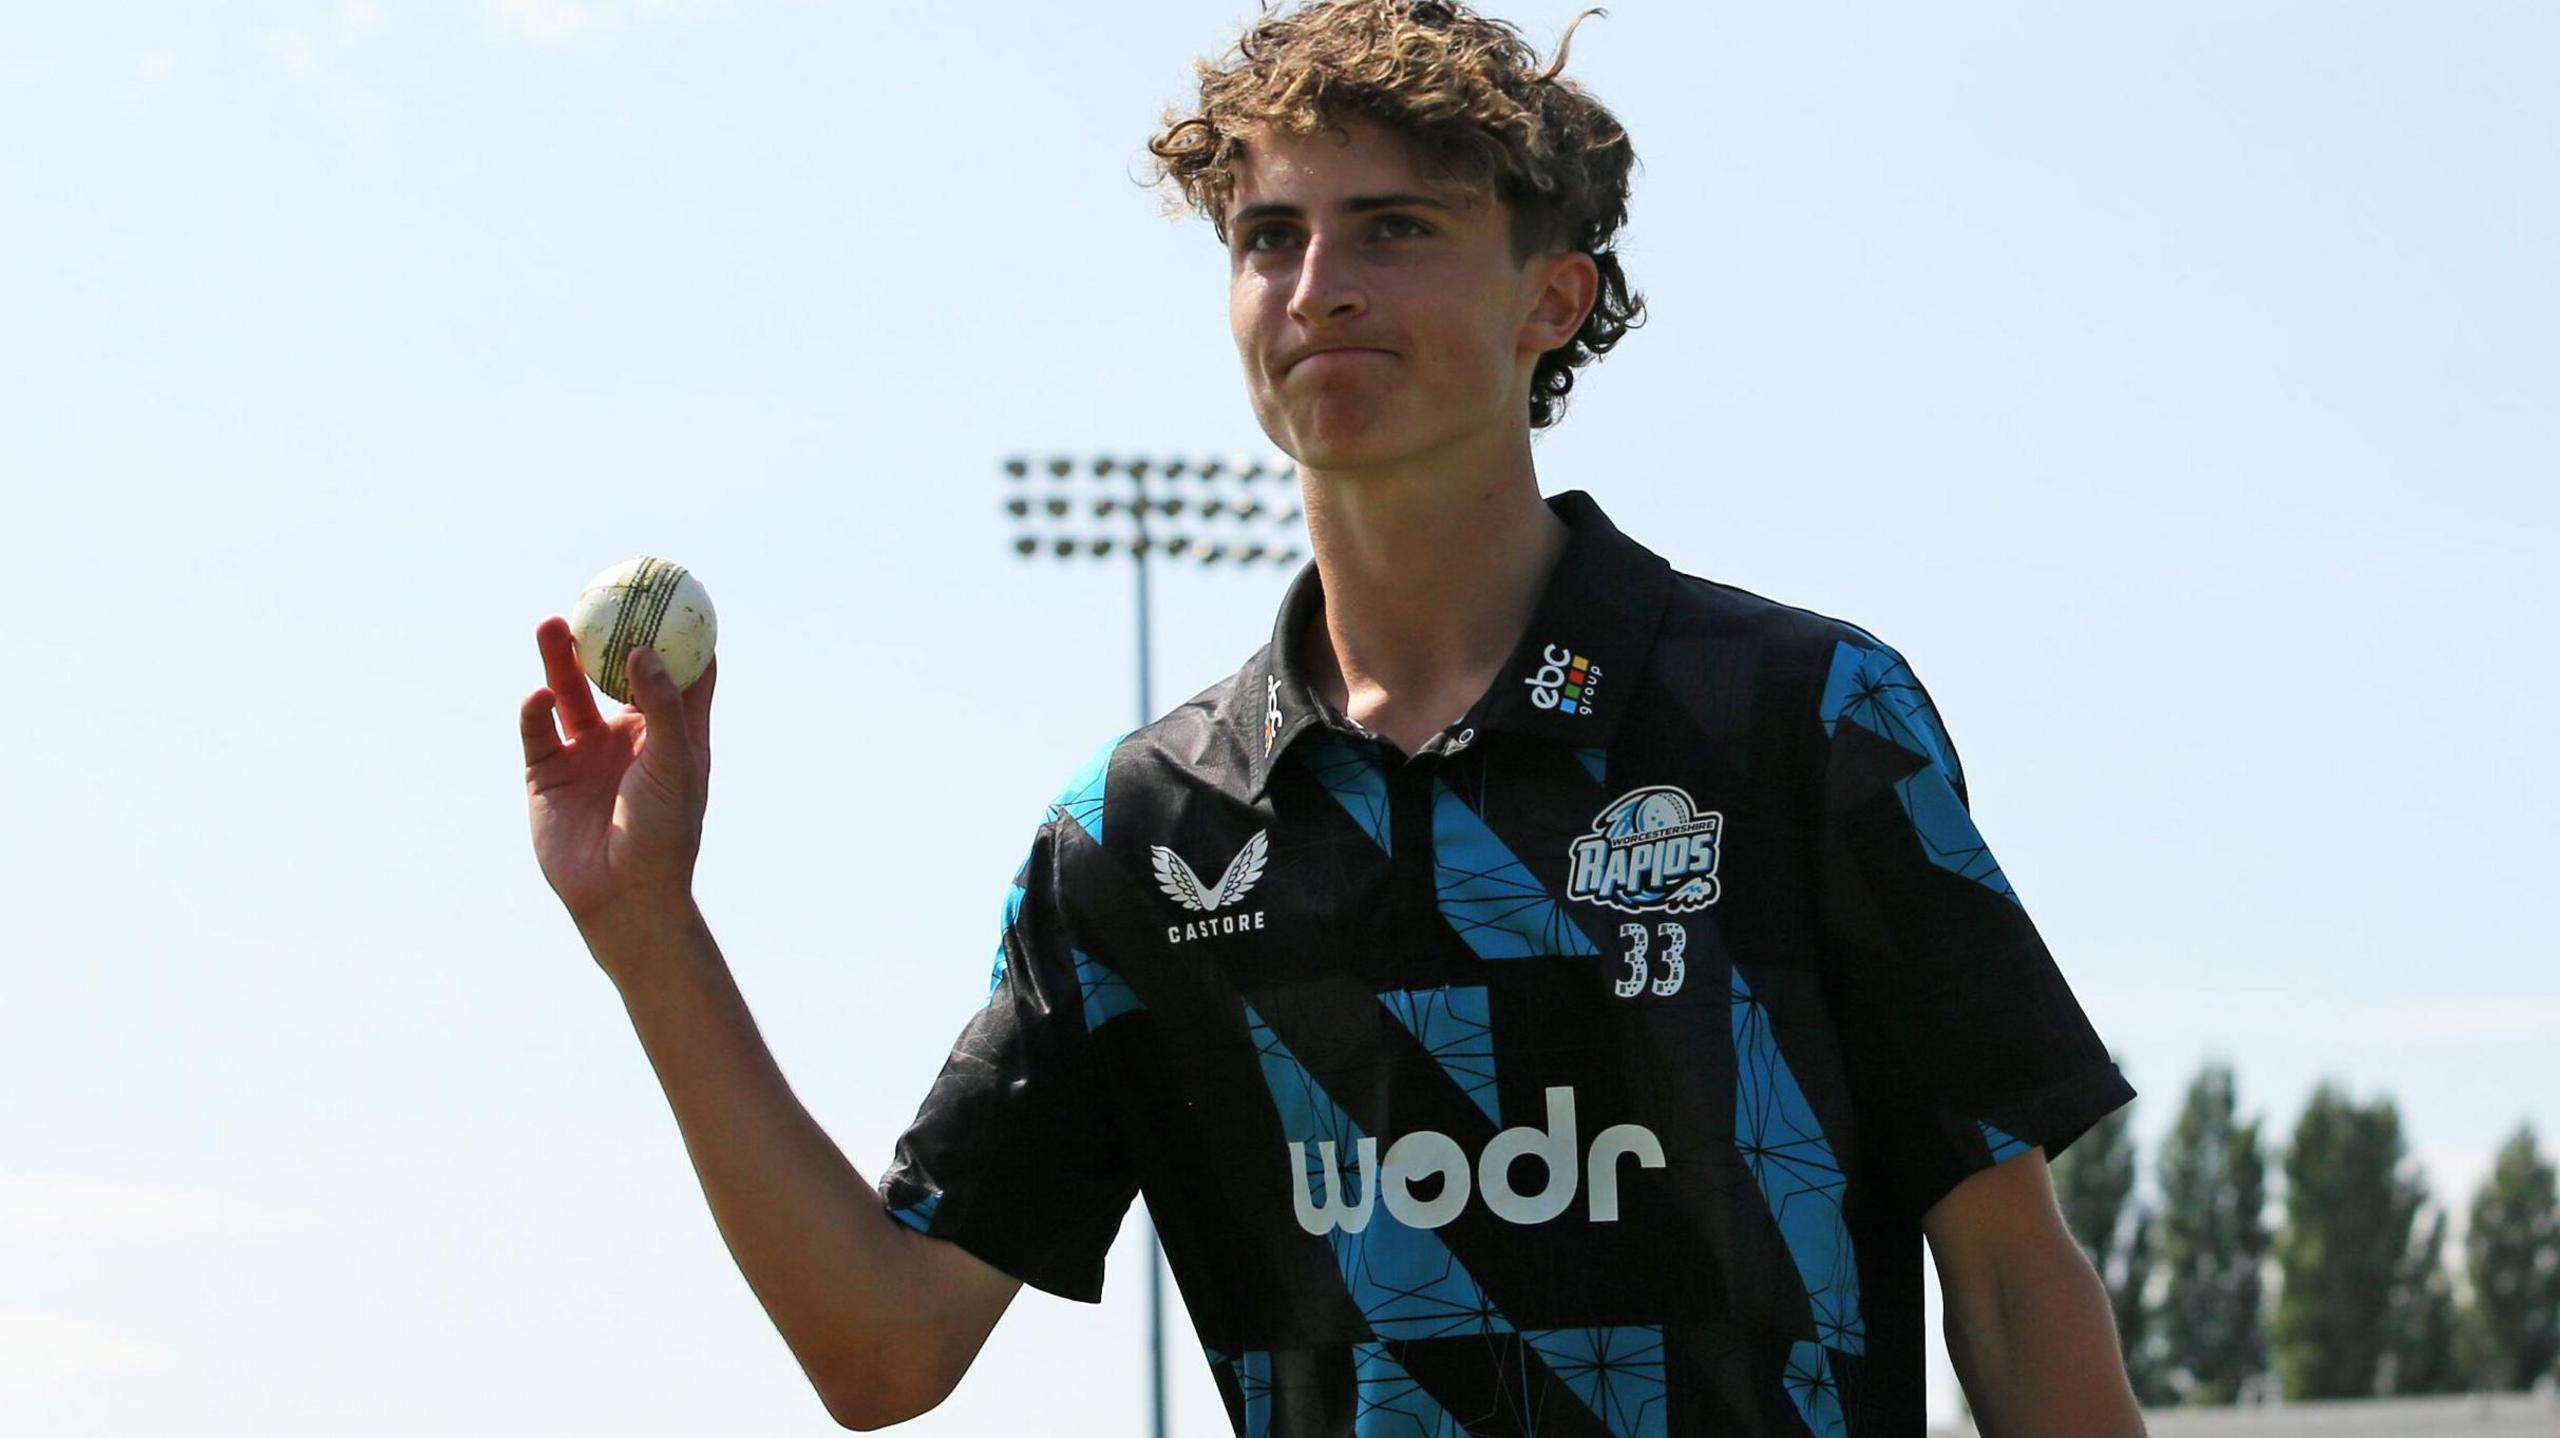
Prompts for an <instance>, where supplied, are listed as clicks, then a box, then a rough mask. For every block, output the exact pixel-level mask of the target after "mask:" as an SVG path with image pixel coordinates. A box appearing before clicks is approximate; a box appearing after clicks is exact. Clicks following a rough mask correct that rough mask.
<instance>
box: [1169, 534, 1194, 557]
mask: <svg viewBox="0 0 2560 1438" xmlns="http://www.w3.org/2000/svg"><path fill="white" fill-rule="evenodd" d="M1190 548H1191V536H1190V535H1187V534H1177V535H1175V536H1174V537H1173V538H1171V539H1168V540H1166V541H1165V542H1164V552H1165V553H1167V554H1182V553H1186V552H1188V551H1189V550H1190Z"/></svg>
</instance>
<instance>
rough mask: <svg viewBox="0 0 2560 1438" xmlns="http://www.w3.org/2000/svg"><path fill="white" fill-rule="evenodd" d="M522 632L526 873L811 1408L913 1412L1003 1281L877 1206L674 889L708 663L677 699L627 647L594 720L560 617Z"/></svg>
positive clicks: (695, 830) (978, 1335)
mask: <svg viewBox="0 0 2560 1438" xmlns="http://www.w3.org/2000/svg"><path fill="white" fill-rule="evenodd" d="M536 637H537V641H538V642H539V644H540V645H541V648H542V653H543V660H544V668H545V670H546V673H547V676H548V678H549V680H550V687H548V688H545V689H542V690H538V691H536V692H535V693H534V694H532V695H531V696H528V697H527V699H526V700H525V703H524V707H523V711H522V714H521V719H522V730H523V737H524V747H525V763H526V783H527V787H528V789H529V790H530V791H531V798H532V807H533V827H534V848H535V852H536V854H537V856H538V857H539V858H540V859H541V861H542V866H543V874H544V876H545V877H546V878H547V879H549V880H550V882H551V885H552V888H553V890H554V891H555V892H557V893H558V894H559V895H560V898H561V901H562V903H563V904H565V905H566V906H567V907H568V909H569V912H570V916H571V917H572V918H573V919H574V920H576V922H577V925H578V930H579V932H580V934H581V935H582V936H583V937H584V938H585V939H586V941H587V947H588V949H589V951H590V952H591V953H592V954H593V955H594V956H595V960H596V963H597V964H598V965H599V966H600V967H601V968H603V970H604V971H605V973H606V975H607V976H608V977H610V978H611V979H612V980H613V983H614V987H615V988H616V989H617V990H619V991H620V993H621V995H622V1001H623V1006H624V1008H625V1010H626V1011H627V1012H628V1013H629V1014H630V1016H631V1023H632V1027H633V1028H634V1029H635V1030H636V1031H637V1032H638V1034H639V1036H640V1043H641V1047H642V1048H643V1049H644V1050H645V1051H646V1052H647V1053H648V1056H649V1063H650V1065H651V1067H652V1068H653V1069H655V1070H656V1072H657V1075H658V1082H659V1084H660V1086H661V1087H663V1088H664V1089H665V1090H666V1095H667V1102H668V1105H669V1106H670V1107H671V1108H672V1109H673V1110H674V1112H675V1118H676V1126H677V1128H678V1129H679V1130H680V1131H681V1132H682V1134H683V1136H684V1142H685V1151H686V1153H687V1154H688V1155H689V1156H690V1157H691V1159H692V1160H693V1166H694V1171H695V1173H696V1175H697V1176H698V1177H699V1178H700V1179H701V1182H702V1191H703V1196H704V1197H705V1198H706V1199H707V1200H709V1202H710V1206H711V1216H712V1219H713V1221H714V1222H715V1223H717V1224H718V1225H719V1228H720V1235H721V1237H722V1238H723V1239H724V1240H726V1241H727V1243H728V1245H729V1252H730V1255H731V1256H732V1257H733V1258H735V1259H736V1260H737V1264H738V1269H739V1271H740V1272H741V1273H742V1274H744V1275H745V1277H746V1280H747V1285H748V1287H749V1288H750V1289H752V1290H753V1291H754V1293H755V1295H756V1298H757V1300H758V1301H759V1302H761V1303H762V1304H763V1305H764V1309H765V1312H766V1313H767V1314H768V1315H769V1316H771V1318H772V1319H773V1322H774V1326H775V1328H777V1329H778V1330H780V1332H781V1334H782V1338H783V1341H784V1342H785V1343H786V1344H787V1345H789V1347H790V1349H791V1352H792V1356H793V1357H794V1358H796V1359H798V1360H799V1363H800V1367H801V1369H802V1371H803V1372H805V1373H807V1374H808V1376H809V1381H810V1383H811V1385H812V1386H813V1387H815V1388H816V1389H817V1391H818V1394H819V1396H820V1398H821V1399H822V1400H823V1401H824V1402H825V1404H826V1407H827V1411H828V1412H829V1413H830V1414H831V1415H833V1416H834V1417H835V1419H836V1421H837V1422H839V1423H841V1424H843V1425H844V1426H846V1427H849V1428H877V1427H881V1426H884V1425H886V1424H890V1423H895V1422H898V1421H901V1420H903V1419H906V1418H911V1417H914V1416H915V1415H916V1414H918V1413H922V1412H924V1411H925V1410H926V1409H929V1408H931V1407H933V1406H934V1405H935V1404H937V1403H939V1402H941V1401H942V1399H943V1398H944V1397H945V1396H946V1395H948V1394H949V1393H950V1391H951V1389H952V1387H953V1385H955V1384H957V1383H958V1382H959V1379H960V1375H961V1374H962V1373H964V1372H966V1371H967V1369H968V1367H969V1364H970V1362H971V1360H973V1359H974V1358H975V1357H976V1356H977V1353H978V1349H979V1348H980V1347H981V1346H982V1345H983V1344H984V1343H985V1342H986V1338H987V1334H988V1333H989V1332H991V1331H992V1330H993V1329H994V1327H995V1323H996V1320H997V1319H998V1318H1000V1317H1001V1316H1002V1315H1003V1313H1004V1310H1005V1307H1006V1306H1007V1305H1008V1304H1009V1303H1011V1302H1012V1299H1013V1295H1014V1292H1015V1290H1016V1289H1017V1288H1018V1287H1019V1284H1018V1283H1017V1282H1016V1281H1015V1280H1014V1279H1013V1278H1011V1277H1009V1276H1008V1275H1006V1274H1004V1273H1002V1272H999V1271H998V1270H996V1269H994V1268H992V1267H990V1266H988V1265H987V1264H986V1263H984V1262H982V1261H980V1260H979V1259H977V1258H976V1257H974V1256H973V1255H971V1254H970V1253H968V1252H967V1251H966V1250H964V1249H962V1248H960V1247H959V1246H958V1245H956V1244H951V1243H946V1242H943V1241H941V1240H938V1239H932V1238H927V1237H925V1236H924V1235H922V1234H919V1233H917V1232H915V1231H914V1230H912V1229H909V1228H907V1227H905V1226H904V1225H902V1224H900V1223H898V1222H897V1221H896V1220H895V1219H893V1218H891V1217H889V1215H888V1212H887V1210H886V1209H885V1208H883V1207H882V1205H881V1202H880V1197H879V1195H878V1194H877V1193H875V1192H874V1191H873V1190H872V1188H871V1186H870V1184H869V1183H868V1182H866V1181H865V1180H864V1179H863V1176H862V1175H861V1174H860V1173H859V1172H857V1171H856V1170H855V1169H854V1167H853V1165H852V1164H851V1163H849V1162H847V1161H846V1159H845V1157H844V1154H843V1153H842V1152H841V1151H840V1150H838V1149H837V1148H836V1146H835V1144H834V1143H833V1142H832V1141H831V1140H830V1139H829V1138H828V1137H827V1135H826V1133H825V1131H824V1130H823V1129H821V1128H820V1127H819V1126H818V1123H817V1121H816V1120H815V1119H813V1118H811V1117H810V1116H809V1113H808V1111H807V1110H806V1109H805V1108H803V1107H802V1106H801V1104H800V1101H799V1099H798V1098H797V1097H795V1096H794V1095H793V1094H792V1092H791V1087H790V1085H789V1083H788V1082H786V1081H785V1080H784V1078H783V1076H782V1070H781V1068H780V1066H779V1065H777V1064H776V1063H775V1062H774V1059H773V1054H772V1051H771V1050H770V1049H768V1048H767V1047H766V1045H765V1042H764V1038H763V1036H762V1035H761V1034H760V1033H759V1032H758V1031H757V1029H756V1025H755V1020H754V1018H753V1016H752V1015H750V1014H749V1013H748V1011H747V1005H746V1000H745V998H744V997H743V996H742V995H741V994H740V993H739V991H738V986H737V983H736V981H735V980H734V979H733V978H732V977H731V975H730V972H729V967H728V963H727V961H726V960H724V959H723V958H722V957H721V954H720V950H719V946H718V945H717V944H716V943H715V942H714V941H713V939H712V937H711V930H710V928H709V926H708V925H707V924H705V923H704V922H703V919H702V916H701V913H700V911H699V910H698V909H696V908H695V906H694V904H693V901H692V897H691V886H692V872H693V858H694V854H695V851H696V849H697V848H698V845H699V841H700V833H701V819H702V811H703V799H704V795H705V793H706V791H707V786H708V779H709V771H710V710H711V691H712V687H713V685H714V684H715V683H716V677H717V676H716V675H705V676H704V678H703V679H702V680H701V681H700V682H699V683H697V684H695V685H694V687H693V688H692V689H691V690H690V691H688V692H686V693H684V694H682V695H681V696H679V695H678V693H677V692H676V689H675V686H674V685H673V684H671V683H670V682H668V680H667V678H666V675H665V673H664V671H663V670H661V669H659V668H658V667H657V666H656V664H655V663H654V662H653V659H650V658H643V659H642V661H641V662H639V663H635V664H634V665H633V666H632V673H633V674H634V676H635V679H636V687H637V694H638V698H639V705H638V707H637V708H635V709H626V710H624V711H623V712H622V713H621V714H618V715H616V716H614V717H613V718H611V719H606V718H605V717H603V716H602V715H601V714H599V713H598V712H597V709H596V704H595V699H594V696H593V695H592V694H591V693H589V692H588V690H587V686H586V681H585V679H584V677H583V676H582V675H580V674H579V672H578V669H577V665H576V661H575V659H574V658H573V657H572V656H571V654H570V650H569V639H568V626H567V625H566V624H564V623H562V622H561V621H559V620H557V619H553V620H547V621H545V622H544V624H543V625H542V627H541V629H540V630H539V631H537V636H536ZM555 711H556V713H557V715H558V727H557V728H555V726H554V713H555ZM564 730H565V733H566V737H565V740H564V738H563V733H562V731H564Z"/></svg>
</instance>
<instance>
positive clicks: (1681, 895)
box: [1565, 784, 1724, 914]
mask: <svg viewBox="0 0 2560 1438" xmlns="http://www.w3.org/2000/svg"><path fill="white" fill-rule="evenodd" d="M1723 847H1724V815H1722V814H1718V813H1703V814H1702V813H1700V812H1699V811H1698V803H1697V801H1696V800H1694V799H1692V798H1690V797H1689V791H1688V790H1686V789H1682V788H1679V787H1677V786H1674V785H1670V784H1654V785H1650V786H1648V787H1646V788H1642V789H1634V790H1630V791H1628V792H1627V793H1624V794H1621V795H1619V796H1618V797H1617V798H1616V799H1615V800H1613V801H1612V802H1611V803H1610V805H1609V807H1607V808H1605V809H1603V810H1601V811H1600V812H1599V814H1598V815H1596V816H1595V817H1594V818H1593V819H1592V821H1591V832H1590V833H1588V834H1585V835H1583V836H1582V837H1581V838H1579V839H1576V840H1574V841H1573V845H1572V848H1571V849H1570V850H1569V856H1570V858H1571V860H1572V870H1571V873H1570V875H1569V876H1568V878H1567V879H1566V881H1565V894H1566V896H1567V897H1568V898H1573V899H1579V900H1581V901H1583V902H1585V903H1591V904H1606V905H1608V906H1609V907H1610V908H1613V909H1622V910H1624V911H1626V912H1627V913H1630V914H1641V913H1644V912H1646V911H1648V910H1654V909H1663V910H1668V911H1670V912H1671V913H1675V914H1686V913H1691V912H1694V911H1696V910H1698V909H1703V908H1705V907H1706V906H1707V905H1709V904H1712V903H1714V902H1715V901H1716V895H1717V893H1718V892H1719V891H1720V887H1721V886H1720V885H1718V883H1717V882H1716V862H1717V860H1718V859H1719V858H1721V857H1722V853H1723Z"/></svg>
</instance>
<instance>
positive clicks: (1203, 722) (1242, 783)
mask: <svg viewBox="0 0 2560 1438" xmlns="http://www.w3.org/2000/svg"><path fill="white" fill-rule="evenodd" d="M1263 659H1264V656H1263V654H1262V653H1261V652H1259V651H1257V652H1256V653H1255V654H1254V656H1253V657H1252V658H1251V659H1249V660H1247V661H1246V662H1245V665H1244V667H1243V668H1241V669H1239V670H1237V671H1236V672H1235V673H1234V674H1231V675H1229V676H1227V677H1226V678H1224V679H1221V680H1219V681H1218V682H1217V683H1215V684H1212V685H1210V686H1209V687H1208V688H1206V689H1203V690H1201V691H1200V692H1199V693H1197V694H1195V695H1193V696H1191V697H1190V698H1189V699H1186V700H1184V701H1183V702H1181V703H1180V704H1177V705H1175V706H1174V707H1173V708H1171V709H1169V710H1167V711H1165V712H1164V713H1163V714H1161V715H1159V716H1157V717H1156V718H1155V719H1153V720H1151V721H1150V722H1148V723H1147V724H1145V725H1142V726H1140V727H1139V728H1137V729H1133V730H1130V731H1128V732H1126V733H1122V734H1118V735H1114V736H1112V737H1110V738H1107V739H1105V740H1103V741H1101V742H1100V743H1099V744H1096V745H1095V746H1094V747H1093V748H1092V749H1090V750H1089V751H1088V752H1087V753H1086V755H1085V757H1084V759H1083V761H1082V762H1081V763H1080V764H1078V765H1077V767H1076V769H1075V771H1074V772H1073V773H1072V774H1070V775H1069V776H1068V778H1067V781H1066V783H1065V785H1064V786H1063V787H1062V788H1061V789H1060V791H1059V795H1058V797H1057V799H1055V800H1054V801H1052V802H1051V804H1050V806H1049V810H1048V815H1047V818H1048V821H1049V823H1050V824H1051V825H1052V826H1053V827H1056V826H1060V825H1072V826H1073V827H1075V828H1077V829H1080V830H1082V831H1083V834H1084V837H1085V838H1087V839H1089V840H1091V841H1092V842H1093V843H1094V844H1095V845H1096V846H1100V845H1102V844H1104V843H1105V842H1106V839H1107V836H1108V835H1109V833H1110V831H1111V824H1110V821H1109V817H1108V816H1110V815H1121V814H1127V813H1130V812H1132V811H1135V810H1142V809H1143V810H1154V811H1162V810H1165V809H1168V808H1177V807H1180V806H1181V804H1182V803H1183V802H1184V801H1185V799H1186V797H1187V796H1188V795H1191V794H1194V793H1197V792H1198V791H1201V790H1204V789H1209V790H1217V789H1233V790H1236V791H1237V792H1239V793H1241V792H1242V791H1243V790H1245V789H1246V788H1247V787H1248V786H1250V784H1251V783H1252V775H1253V761H1254V758H1255V757H1256V755H1257V753H1258V745H1259V741H1260V728H1259V726H1260V723H1261V720H1260V718H1259V715H1260V713H1261V710H1260V708H1259V707H1258V706H1259V703H1260V701H1259V700H1258V699H1256V698H1255V697H1254V696H1253V695H1252V694H1251V693H1250V692H1249V691H1250V690H1251V688H1252V685H1253V681H1254V677H1255V676H1256V675H1257V674H1259V673H1261V672H1262V668H1263ZM1248 710H1250V711H1251V712H1247V711H1248Z"/></svg>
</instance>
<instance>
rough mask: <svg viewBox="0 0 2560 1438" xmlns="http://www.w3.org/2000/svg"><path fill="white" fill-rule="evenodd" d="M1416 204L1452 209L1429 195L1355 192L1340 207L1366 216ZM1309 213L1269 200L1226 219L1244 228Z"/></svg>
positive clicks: (1237, 226)
mask: <svg viewBox="0 0 2560 1438" xmlns="http://www.w3.org/2000/svg"><path fill="white" fill-rule="evenodd" d="M1417 207H1419V208H1423V209H1432V210H1445V209H1447V208H1449V206H1448V205H1447V204H1446V203H1445V202H1443V201H1440V200H1435V199H1433V198H1432V197H1431V196H1429V195H1418V194H1397V195H1354V196H1352V197H1351V198H1350V199H1347V200H1345V201H1343V202H1342V207H1341V208H1342V213H1344V214H1346V215H1365V214H1369V213H1370V212H1372V211H1375V210H1405V209H1413V208H1417ZM1306 213H1307V212H1306V211H1305V210H1304V209H1302V208H1300V207H1298V206H1296V205H1284V204H1280V203H1278V202H1276V201H1270V200H1266V201H1264V202H1263V203H1261V204H1258V205H1247V206H1245V207H1244V208H1243V209H1241V210H1238V211H1236V212H1235V214H1234V215H1233V216H1231V217H1230V218H1229V219H1228V220H1227V225H1228V227H1229V228H1230V229H1242V228H1243V227H1244V226H1246V225H1249V224H1252V223H1253V222H1254V221H1256V220H1267V219H1273V218H1279V219H1287V220H1296V219H1303V218H1305V217H1306Z"/></svg>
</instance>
